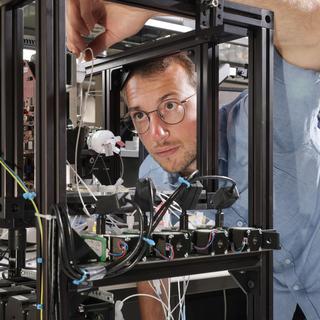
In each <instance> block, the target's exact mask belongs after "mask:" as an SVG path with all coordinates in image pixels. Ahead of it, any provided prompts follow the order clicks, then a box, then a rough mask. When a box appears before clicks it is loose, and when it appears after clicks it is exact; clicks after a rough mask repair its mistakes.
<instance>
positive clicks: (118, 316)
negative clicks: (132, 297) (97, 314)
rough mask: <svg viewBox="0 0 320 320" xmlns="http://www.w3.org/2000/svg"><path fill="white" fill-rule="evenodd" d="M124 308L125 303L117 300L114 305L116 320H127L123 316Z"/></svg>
mask: <svg viewBox="0 0 320 320" xmlns="http://www.w3.org/2000/svg"><path fill="white" fill-rule="evenodd" d="M122 307H123V302H122V301H120V300H117V301H116V303H115V305H114V319H115V320H125V319H124V317H123V314H122V311H121V310H122Z"/></svg>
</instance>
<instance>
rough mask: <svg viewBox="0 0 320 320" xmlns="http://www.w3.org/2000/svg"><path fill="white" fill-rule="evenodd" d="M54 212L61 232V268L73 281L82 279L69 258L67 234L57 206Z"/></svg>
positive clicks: (59, 249) (59, 248)
mask: <svg viewBox="0 0 320 320" xmlns="http://www.w3.org/2000/svg"><path fill="white" fill-rule="evenodd" d="M53 210H54V212H55V215H56V218H57V219H56V220H57V226H58V230H59V245H58V251H59V255H60V257H61V262H62V263H61V266H62V270H63V272H64V273H65V274H66V276H67V277H69V278H71V279H77V280H78V279H80V278H81V276H82V272H81V273H80V274H79V272H77V271H76V270H74V268H73V265H74V263H73V260H71V259H70V257H69V252H68V244H67V243H66V234H65V228H64V225H63V221H62V216H61V212H60V210H59V208H58V207H57V206H53Z"/></svg>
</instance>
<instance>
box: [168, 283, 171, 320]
mask: <svg viewBox="0 0 320 320" xmlns="http://www.w3.org/2000/svg"><path fill="white" fill-rule="evenodd" d="M170 316H171V317H172V311H171V278H168V320H170Z"/></svg>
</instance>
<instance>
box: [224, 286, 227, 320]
mask: <svg viewBox="0 0 320 320" xmlns="http://www.w3.org/2000/svg"><path fill="white" fill-rule="evenodd" d="M223 302H224V320H227V292H226V289H224V290H223Z"/></svg>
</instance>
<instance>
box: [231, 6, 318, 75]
mask: <svg viewBox="0 0 320 320" xmlns="http://www.w3.org/2000/svg"><path fill="white" fill-rule="evenodd" d="M232 1H234V2H238V3H242V4H246V5H250V6H255V7H260V8H265V9H269V10H271V11H273V12H274V16H275V35H274V44H275V46H276V48H277V49H278V51H279V52H280V54H281V55H282V57H283V58H284V59H285V60H287V61H288V62H290V63H292V64H295V65H297V66H299V67H303V68H307V69H314V70H320V59H319V56H320V1H319V0H232Z"/></svg>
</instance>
